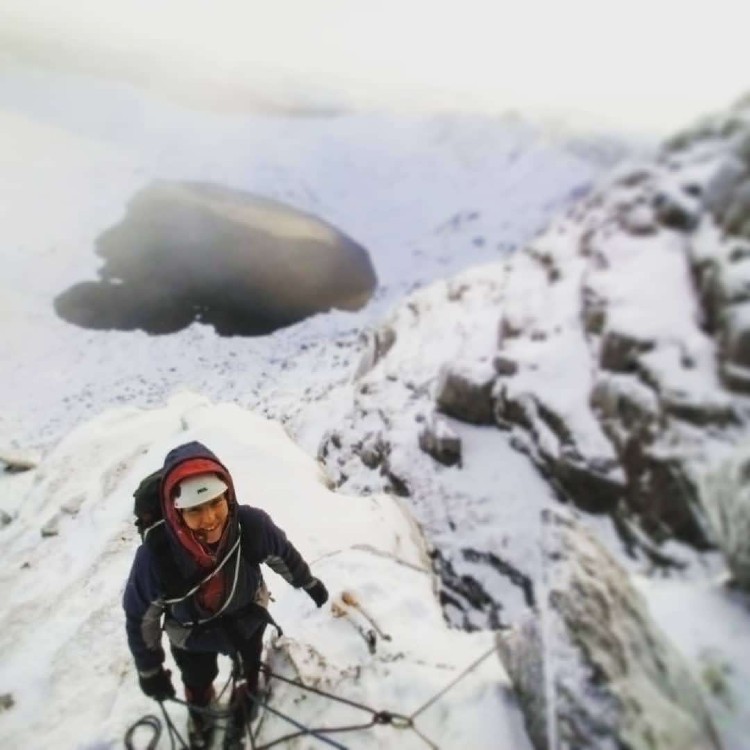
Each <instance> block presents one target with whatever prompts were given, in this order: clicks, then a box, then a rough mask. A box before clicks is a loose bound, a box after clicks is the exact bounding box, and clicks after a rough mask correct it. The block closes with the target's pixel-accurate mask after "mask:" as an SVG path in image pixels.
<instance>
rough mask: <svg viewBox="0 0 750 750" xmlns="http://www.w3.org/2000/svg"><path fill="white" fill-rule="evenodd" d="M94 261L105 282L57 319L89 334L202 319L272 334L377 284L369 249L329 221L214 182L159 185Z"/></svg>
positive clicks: (162, 329)
mask: <svg viewBox="0 0 750 750" xmlns="http://www.w3.org/2000/svg"><path fill="white" fill-rule="evenodd" d="M97 254H98V255H100V256H101V257H102V258H104V261H105V263H104V266H103V268H102V269H101V271H100V280H99V281H97V282H93V281H87V282H82V283H80V284H77V285H75V286H73V287H71V288H70V289H68V290H66V291H65V292H63V293H62V294H61V295H59V296H58V297H57V299H56V300H55V309H56V311H57V313H58V315H60V316H61V317H62V318H64V319H65V320H67V321H69V322H71V323H74V324H76V325H80V326H83V327H85V328H95V329H108V328H117V329H123V330H133V329H142V330H144V331H146V332H148V333H152V334H163V333H172V332H174V331H178V330H180V329H182V328H184V327H186V326H188V325H189V324H190V323H191V322H193V321H195V320H199V321H202V322H204V323H208V324H210V325H212V326H214V328H215V329H216V331H217V333H219V334H222V335H249V336H252V335H263V334H266V333H269V332H271V331H273V330H275V329H276V328H279V327H283V326H286V325H290V324H291V323H294V322H297V321H299V320H302V319H304V318H305V317H307V316H309V315H312V314H314V313H317V312H323V311H326V310H329V309H331V308H334V307H335V308H340V309H346V310H355V309H358V308H359V307H361V306H362V305H364V304H365V303H366V302H367V301H368V299H369V298H370V295H371V294H372V292H373V290H374V288H375V285H376V277H375V272H374V270H373V267H372V264H371V262H370V258H369V256H368V254H367V252H366V251H365V250H364V248H362V247H361V246H359V245H357V244H356V243H355V242H354V241H353V240H351V239H350V238H348V237H347V236H345V235H344V234H342V233H341V232H339V231H337V230H336V229H334V228H333V227H332V226H330V225H329V224H326V223H325V222H323V221H322V220H320V219H318V218H316V217H314V216H311V215H309V214H305V213H302V212H301V211H297V210H295V209H292V208H290V207H288V206H285V205H283V204H281V203H278V202H276V201H272V200H268V199H266V198H259V197H257V196H254V195H252V194H250V193H246V192H243V191H239V190H231V189H229V188H225V187H221V186H218V185H212V184H206V183H189V182H187V183H178V182H164V181H158V182H155V183H152V184H151V185H149V186H148V187H146V188H145V189H144V190H142V191H140V192H139V193H138V194H137V195H136V196H135V197H134V198H133V200H132V201H131V202H130V204H129V205H128V211H127V215H126V217H125V219H124V220H123V221H122V222H121V223H120V224H118V225H117V226H115V227H112V228H111V229H109V230H107V231H106V232H105V233H104V234H103V235H101V237H100V238H99V239H98V241H97Z"/></svg>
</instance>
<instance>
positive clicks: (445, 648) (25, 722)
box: [0, 393, 528, 748]
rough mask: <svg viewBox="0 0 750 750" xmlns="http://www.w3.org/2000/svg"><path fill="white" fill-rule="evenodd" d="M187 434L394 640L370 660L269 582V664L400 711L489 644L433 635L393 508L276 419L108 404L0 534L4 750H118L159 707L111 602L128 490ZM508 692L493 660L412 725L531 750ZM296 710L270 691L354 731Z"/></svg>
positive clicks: (418, 563) (128, 547)
mask: <svg viewBox="0 0 750 750" xmlns="http://www.w3.org/2000/svg"><path fill="white" fill-rule="evenodd" d="M197 438H200V439H201V440H204V441H205V442H206V443H207V444H208V445H209V446H210V447H211V448H212V449H214V450H215V451H217V453H218V455H219V456H220V457H221V458H222V460H223V461H224V462H225V463H227V465H228V466H229V467H230V469H231V470H232V472H233V476H234V479H235V484H236V488H237V492H238V496H239V497H240V498H242V499H243V500H244V501H246V502H249V503H252V504H253V505H256V506H257V507H262V508H264V509H265V510H267V511H268V512H269V513H270V514H271V515H272V517H273V518H274V520H275V521H276V522H277V523H278V524H279V525H280V526H281V527H282V528H284V529H285V531H286V532H287V533H288V535H289V537H290V538H291V539H292V540H293V541H294V543H295V545H296V546H298V548H299V549H300V551H301V552H302V554H303V555H304V556H305V557H306V559H308V560H310V561H311V563H312V566H313V570H314V571H315V573H316V574H317V575H319V576H320V577H321V578H322V579H323V580H324V581H325V582H326V584H327V586H328V588H329V590H330V592H331V594H332V596H333V597H334V598H338V597H339V596H340V593H341V592H342V591H344V590H349V591H353V592H356V594H357V596H358V597H359V599H360V601H361V602H363V603H366V607H367V608H368V610H369V612H370V613H371V614H372V615H373V617H375V618H376V619H377V620H378V622H379V623H380V624H381V626H382V627H383V628H387V631H388V633H389V635H390V636H391V638H392V640H391V641H386V640H382V639H379V640H378V643H377V648H376V653H375V654H370V652H369V651H368V649H367V647H366V646H365V645H364V643H363V642H362V640H361V638H360V635H359V634H358V632H357V630H356V628H353V627H351V622H348V620H349V619H350V617H352V616H350V617H345V618H340V619H338V620H336V619H332V617H331V612H330V610H329V609H328V608H325V609H323V610H320V611H318V610H316V609H315V608H314V607H313V606H312V604H311V602H310V601H309V600H308V599H307V598H306V597H304V596H303V595H302V594H301V593H300V592H296V591H294V590H293V589H291V588H290V587H289V586H288V585H287V584H286V583H285V582H284V581H283V580H282V579H281V578H279V577H278V576H276V575H275V574H274V573H272V572H271V571H268V572H267V576H266V578H267V581H268V583H269V588H270V589H271V591H272V593H273V595H274V597H275V599H276V604H275V605H274V607H273V613H274V617H275V618H276V619H277V621H279V622H280V623H282V624H283V625H282V627H284V628H285V630H286V634H285V635H284V636H283V637H282V638H280V639H278V640H277V641H276V642H275V643H273V644H269V652H268V655H267V660H268V663H269V665H270V666H271V668H272V669H273V670H275V671H280V672H281V673H282V674H286V675H287V676H290V677H291V678H293V679H297V678H298V677H299V678H301V679H302V680H303V681H305V682H306V683H308V684H315V685H316V686H317V687H319V688H320V689H323V690H329V691H333V692H335V693H336V694H339V695H342V696H344V697H348V698H349V699H351V700H357V701H362V702H364V703H366V704H367V705H370V706H373V707H375V709H376V710H381V709H387V710H390V711H393V712H398V713H407V714H408V713H411V712H413V711H415V710H416V709H417V708H418V707H419V706H421V705H422V704H424V703H425V702H426V701H427V700H429V699H430V698H431V697H432V696H433V695H435V694H436V693H437V692H438V691H439V690H440V689H442V688H443V687H444V685H445V684H447V682H449V681H450V680H451V679H452V678H454V677H456V676H457V675H458V674H459V673H460V672H461V671H462V670H463V669H464V668H465V667H466V666H467V665H468V664H470V663H471V661H472V660H473V659H474V658H476V656H477V655H479V654H481V653H483V652H486V651H487V650H488V648H491V643H492V640H491V634H489V633H477V634H467V633H462V632H460V631H456V630H450V629H449V628H448V627H447V625H446V624H445V622H444V620H443V617H442V613H441V611H440V607H439V605H438V602H437V600H436V598H435V597H434V594H433V582H432V575H431V572H430V569H429V565H428V561H427V560H426V558H425V556H424V553H423V545H422V543H421V540H420V538H419V534H418V532H417V530H416V527H415V526H414V524H413V523H412V522H411V521H410V519H409V517H408V515H407V514H405V513H404V512H403V510H402V508H401V507H400V506H399V504H398V503H397V502H396V501H395V500H394V499H393V498H391V497H389V496H385V495H380V496H375V495H371V496H369V497H366V498H357V497H353V496H345V495H342V494H337V493H333V492H331V491H330V490H328V489H327V487H326V484H325V477H324V475H323V474H322V473H321V472H320V469H319V467H318V465H317V464H316V462H315V461H314V460H312V459H311V458H309V457H308V456H307V455H306V454H305V453H304V452H302V451H301V450H300V449H299V448H298V447H297V446H296V445H295V444H294V443H293V442H292V441H291V439H290V438H289V436H288V435H286V434H285V432H284V430H283V429H282V428H281V427H280V425H279V424H278V423H275V422H270V421H268V420H266V419H264V418H263V417H259V416H257V415H254V414H252V413H250V412H248V411H245V410H243V409H241V408H240V407H238V406H236V405H234V404H218V405H214V404H211V403H210V402H209V401H208V400H207V399H205V398H203V397H199V396H195V395H192V394H187V393H183V394H181V395H179V396H175V397H174V398H173V399H172V400H171V401H170V403H169V404H168V405H167V406H166V407H164V408H162V409H158V410H150V411H143V410H138V409H134V408H132V407H126V408H122V409H119V410H113V411H109V412H106V413H105V414H103V415H102V416H100V417H99V418H97V419H95V420H92V421H90V422H89V423H87V424H86V425H84V426H82V427H80V428H78V429H77V430H76V431H74V432H73V433H72V434H71V435H70V436H69V437H67V438H66V439H64V440H63V441H62V442H61V443H60V444H59V445H58V446H57V447H56V448H55V449H54V450H53V451H52V452H51V453H50V454H49V456H48V457H47V458H46V459H45V460H44V462H43V464H42V465H41V467H40V469H39V474H38V477H37V480H38V481H36V482H35V483H34V487H33V488H32V490H31V492H30V493H29V494H28V495H27V499H26V502H25V503H24V506H23V508H22V509H21V511H20V512H19V515H18V517H17V518H16V519H15V520H14V521H13V524H12V525H11V526H10V527H7V528H6V529H4V530H3V532H2V533H3V563H4V564H3V572H2V578H1V586H2V590H3V601H4V608H3V613H2V616H1V617H0V633H1V634H2V637H1V638H0V654H2V659H1V663H2V666H1V667H0V691H2V692H3V693H6V692H10V693H11V694H12V696H13V699H14V703H15V704H14V706H13V709H12V710H11V711H8V712H6V713H5V714H4V715H3V716H2V718H0V726H1V728H2V729H1V731H2V736H3V739H4V743H5V744H7V745H8V746H20V745H27V746H33V747H40V748H41V747H86V746H92V745H94V744H97V745H106V746H114V745H115V744H117V742H118V740H119V739H120V738H122V737H123V735H124V733H125V731H126V729H127V728H128V726H129V725H130V724H132V723H133V721H134V720H135V719H137V718H138V717H139V716H141V715H143V714H145V713H147V712H151V711H152V710H153V709H152V706H151V704H150V702H149V701H148V699H146V698H145V697H143V696H142V695H141V694H140V691H139V689H138V687H137V680H136V675H135V671H134V666H133V664H132V661H131V659H130V657H129V654H128V652H127V646H126V644H125V638H124V632H123V615H122V611H121V607H120V603H119V602H120V597H121V596H122V591H123V588H124V583H125V578H126V576H127V572H128V569H129V566H130V563H131V561H132V557H133V552H134V549H135V547H136V546H137V543H138V540H137V534H136V532H135V528H134V526H133V525H132V523H131V513H132V498H131V493H132V488H133V487H134V486H135V485H136V483H137V481H138V480H139V478H140V477H142V476H143V475H145V474H146V473H147V472H149V471H151V470H152V469H154V467H155V466H157V465H159V464H160V462H161V459H162V457H163V455H164V454H165V452H166V451H167V450H169V449H170V448H171V447H173V446H174V445H175V444H177V443H179V442H184V441H189V440H191V439H197ZM71 496H81V501H80V504H79V506H78V511H77V512H76V513H75V514H72V515H68V516H67V517H65V518H63V519H62V520H61V522H60V524H59V529H58V533H57V534H56V535H55V536H52V537H48V538H45V539H40V534H39V530H40V526H41V525H42V524H43V522H44V518H45V516H46V515H47V514H48V513H50V512H54V511H55V510H56V509H57V508H58V507H59V505H60V504H61V503H64V502H66V501H67V500H68V499H69V498H70V497H71ZM353 619H354V622H356V621H357V620H356V618H353ZM225 668H226V667H225ZM173 669H174V667H173ZM507 688H508V681H507V677H506V676H505V675H504V673H503V670H502V668H501V666H500V664H499V661H498V660H497V659H496V658H494V655H493V658H492V659H491V660H488V661H485V662H484V663H483V665H482V668H481V669H478V670H475V671H473V672H472V673H471V674H470V675H468V676H467V677H466V678H464V680H462V681H461V685H460V689H459V688H458V687H457V688H456V691H455V692H453V693H452V694H451V698H450V711H446V710H445V706H444V705H440V703H438V704H436V706H435V707H434V708H433V709H430V710H429V711H425V712H424V713H423V714H422V715H421V716H420V718H419V720H418V722H417V726H418V728H419V730H420V731H422V732H424V733H425V734H426V735H427V736H432V737H433V738H437V739H440V738H449V740H450V741H451V742H452V743H453V744H456V743H458V742H459V738H461V741H462V742H464V741H465V742H469V743H470V744H471V746H472V747H487V748H490V747H495V746H496V745H495V742H496V741H497V738H498V737H499V738H502V741H503V743H504V744H506V743H507V744H508V745H509V746H513V747H519V748H523V747H527V746H528V743H527V741H526V740H525V738H524V734H523V730H522V728H521V720H520V716H519V714H518V711H517V709H516V708H514V706H513V705H512V703H511V702H509V701H508V699H507V697H504V690H507ZM299 699H300V696H299V690H298V689H296V688H294V687H290V686H287V685H283V684H279V685H277V686H275V688H274V704H273V705H274V708H275V709H276V710H278V711H281V712H282V713H288V714H292V715H294V716H295V718H296V719H297V720H298V721H301V722H302V723H305V724H314V725H316V726H321V725H322V726H336V725H339V724H341V723H350V722H351V714H352V710H351V709H350V708H348V707H347V708H341V707H340V706H339V705H337V704H334V703H331V702H329V701H326V700H325V699H322V698H319V697H316V696H312V695H310V696H308V698H307V700H306V701H305V702H304V705H303V706H301V707H300V706H298V705H297V704H298V703H299ZM476 716H482V721H481V722H477V721H476V720H473V719H472V717H476ZM360 720H364V719H363V718H362V717H361V716H360ZM284 729H285V727H284V724H283V722H282V720H281V719H279V718H276V717H267V718H266V719H265V720H264V724H263V730H262V734H261V736H260V738H259V741H263V740H264V739H265V740H266V741H268V740H270V739H272V738H273V737H276V736H279V735H280V734H282V733H283V731H284ZM391 731H396V730H393V729H392V730H391ZM400 734H402V735H404V736H402V737H401V736H400V737H399V739H398V744H399V746H403V747H412V746H414V747H419V746H421V743H422V740H421V739H419V738H418V737H417V736H416V735H413V734H409V733H407V732H406V731H404V730H400ZM346 741H347V742H348V740H346ZM384 741H386V742H387V741H388V740H386V735H385V729H384V728H383V729H380V730H379V731H378V733H376V734H374V735H373V736H372V737H369V736H367V737H363V738H362V740H361V741H359V740H356V742H357V746H359V747H375V746H379V745H380V744H382V742H384Z"/></svg>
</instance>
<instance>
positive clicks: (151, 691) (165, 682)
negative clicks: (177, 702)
mask: <svg viewBox="0 0 750 750" xmlns="http://www.w3.org/2000/svg"><path fill="white" fill-rule="evenodd" d="M138 683H139V684H140V686H141V690H143V692H144V693H145V694H146V695H147V696H148V697H149V698H153V699H154V700H157V701H165V700H167V698H174V697H175V691H174V685H173V684H172V673H171V672H170V671H169V670H168V669H164V667H159V668H158V669H155V670H152V671H151V672H139V673H138Z"/></svg>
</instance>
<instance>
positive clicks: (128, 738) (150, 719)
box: [125, 714, 161, 750]
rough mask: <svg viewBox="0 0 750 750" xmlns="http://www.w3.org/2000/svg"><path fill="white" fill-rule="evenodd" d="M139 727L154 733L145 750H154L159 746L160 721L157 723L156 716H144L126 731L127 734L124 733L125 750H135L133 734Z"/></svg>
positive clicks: (157, 718)
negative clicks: (146, 728)
mask: <svg viewBox="0 0 750 750" xmlns="http://www.w3.org/2000/svg"><path fill="white" fill-rule="evenodd" d="M140 727H148V728H149V729H150V730H151V731H152V732H153V733H154V736H153V737H152V738H151V741H150V742H149V743H148V745H146V747H145V750H155V748H156V746H157V745H158V744H159V738H160V737H161V721H159V717H158V716H154V715H153V714H146V715H145V716H143V717H141V718H140V719H138V721H136V722H135V724H133V726H132V727H130V728H129V729H128V731H127V732H125V748H126V750H135V747H134V746H133V735H134V734H135V731H136V729H138V728H140Z"/></svg>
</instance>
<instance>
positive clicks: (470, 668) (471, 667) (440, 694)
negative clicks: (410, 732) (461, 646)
mask: <svg viewBox="0 0 750 750" xmlns="http://www.w3.org/2000/svg"><path fill="white" fill-rule="evenodd" d="M495 649H496V647H495V646H493V647H492V648H491V649H490V650H489V651H486V652H485V653H484V654H482V655H481V656H480V657H479V658H478V659H476V660H475V661H473V662H472V663H471V664H469V666H468V667H466V669H464V671H463V672H461V674H460V675H458V677H455V678H454V679H452V680H451V681H450V682H449V683H448V684H447V685H446V686H445V687H444V688H443V689H442V690H440V691H438V692H437V693H435V695H434V696H433V697H432V698H430V700H428V701H427V703H425V704H423V705H422V706H420V707H419V708H418V709H417V710H416V711H414V713H412V715H411V716H410V717H409V720H410V721H414V719H415V718H416V717H417V716H419V714H421V713H422V711H426V710H427V709H428V708H429V707H430V706H431V705H432V704H433V703H435V702H436V701H437V700H438V699H439V698H442V697H443V696H444V695H445V694H446V693H447V692H448V691H449V690H450V689H451V688H452V687H453V686H454V685H455V684H456V683H458V682H459V681H460V680H462V679H463V678H464V677H466V675H467V674H469V672H473V671H474V670H475V669H476V668H477V667H478V666H479V665H480V664H481V663H482V662H483V661H484V660H485V659H487V658H488V657H490V656H491V655H492V654H494V653H495Z"/></svg>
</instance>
